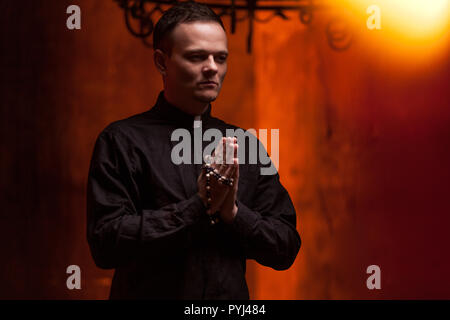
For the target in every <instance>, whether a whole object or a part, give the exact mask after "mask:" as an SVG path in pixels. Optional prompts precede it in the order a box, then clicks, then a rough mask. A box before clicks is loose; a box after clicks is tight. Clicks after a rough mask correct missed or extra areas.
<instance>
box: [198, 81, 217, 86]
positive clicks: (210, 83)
mask: <svg viewBox="0 0 450 320" xmlns="http://www.w3.org/2000/svg"><path fill="white" fill-rule="evenodd" d="M199 84H205V85H216V86H217V82H214V81H202V82H200V83H199Z"/></svg>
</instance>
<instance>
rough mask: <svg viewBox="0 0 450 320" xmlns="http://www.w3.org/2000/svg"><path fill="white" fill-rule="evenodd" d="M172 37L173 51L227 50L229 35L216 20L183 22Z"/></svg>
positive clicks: (175, 29)
mask: <svg viewBox="0 0 450 320" xmlns="http://www.w3.org/2000/svg"><path fill="white" fill-rule="evenodd" d="M171 38H172V51H178V52H184V51H194V50H202V51H210V52H213V51H227V35H226V33H225V31H224V30H223V28H222V27H221V26H220V24H218V23H216V22H211V21H207V22H204V21H195V22H188V23H181V24H179V25H177V26H176V27H175V28H174V29H173V31H172V34H171Z"/></svg>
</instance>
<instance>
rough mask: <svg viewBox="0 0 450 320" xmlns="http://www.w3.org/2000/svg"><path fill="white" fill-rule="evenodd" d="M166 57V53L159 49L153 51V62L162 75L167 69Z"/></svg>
mask: <svg viewBox="0 0 450 320" xmlns="http://www.w3.org/2000/svg"><path fill="white" fill-rule="evenodd" d="M166 57H167V55H166V54H165V53H164V52H162V51H161V50H160V49H156V50H155V52H154V53H153V62H154V63H155V67H156V69H158V71H159V73H160V74H161V75H162V76H165V75H166V71H167V66H166Z"/></svg>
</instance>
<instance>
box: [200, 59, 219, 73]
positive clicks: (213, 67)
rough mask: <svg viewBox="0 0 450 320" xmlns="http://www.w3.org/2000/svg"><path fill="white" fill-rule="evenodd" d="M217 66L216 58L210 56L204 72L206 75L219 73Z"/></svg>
mask: <svg viewBox="0 0 450 320" xmlns="http://www.w3.org/2000/svg"><path fill="white" fill-rule="evenodd" d="M217 71H218V69H217V64H216V62H215V61H214V56H213V55H210V56H208V59H207V60H206V61H205V65H204V66H203V72H205V73H212V74H214V73H217Z"/></svg>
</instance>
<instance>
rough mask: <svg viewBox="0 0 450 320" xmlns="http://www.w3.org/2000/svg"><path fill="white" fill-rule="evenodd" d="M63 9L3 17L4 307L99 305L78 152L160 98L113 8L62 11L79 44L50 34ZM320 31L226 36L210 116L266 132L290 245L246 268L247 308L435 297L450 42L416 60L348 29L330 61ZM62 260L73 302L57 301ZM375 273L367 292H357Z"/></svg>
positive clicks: (381, 39) (442, 233) (146, 62)
mask: <svg viewBox="0 0 450 320" xmlns="http://www.w3.org/2000/svg"><path fill="white" fill-rule="evenodd" d="M70 4H74V3H72V2H69V1H58V2H52V4H50V3H49V2H46V4H37V3H36V2H31V1H30V2H29V3H28V5H27V6H26V8H27V9H26V10H25V9H24V7H23V6H19V5H18V4H14V3H13V2H10V1H8V2H3V3H2V4H1V5H0V12H1V15H2V17H1V19H0V32H1V42H2V48H3V49H2V54H1V70H2V72H1V75H0V79H1V88H0V90H1V102H2V103H1V112H2V117H1V120H0V121H1V130H2V131H1V135H0V136H1V146H2V153H1V157H0V159H1V160H0V161H1V166H0V168H1V174H0V176H1V190H2V192H1V194H2V197H3V201H2V203H3V210H2V214H1V216H0V219H1V220H0V221H1V225H2V226H3V232H2V233H0V234H1V235H0V243H1V245H0V250H1V253H2V256H3V263H2V265H1V267H0V268H1V269H0V281H1V283H2V285H1V286H0V297H1V298H42V299H48V298H58V299H72V298H77V299H85V298H89V299H97V298H98V299H104V298H106V297H107V295H108V290H109V283H110V278H111V275H112V273H111V271H104V270H100V269H98V268H96V267H95V265H94V263H93V261H92V259H91V257H90V253H89V250H88V246H87V242H86V239H85V225H86V220H85V189H86V188H85V187H86V180H87V170H88V166H89V160H90V156H91V152H92V148H93V145H94V142H95V138H96V136H97V134H98V133H99V132H100V131H101V130H102V129H103V128H104V127H105V126H106V125H107V124H108V123H110V122H111V121H114V120H117V119H120V118H124V117H126V116H129V115H132V114H135V113H138V112H142V111H144V110H147V109H148V108H150V107H151V106H152V105H153V103H154V101H155V98H156V96H157V94H158V93H159V91H160V90H161V79H160V77H159V75H158V74H157V72H156V70H155V68H154V66H153V62H152V51H151V50H150V49H147V48H145V47H144V46H143V45H142V43H141V42H140V41H138V40H137V39H135V38H134V37H132V36H131V35H130V34H129V32H128V31H127V30H126V28H125V24H124V21H123V13H122V11H121V9H120V8H119V7H118V6H117V5H116V3H115V2H113V1H102V2H95V3H94V2H93V1H87V0H83V1H77V4H78V5H79V6H80V7H81V10H82V29H81V30H79V31H69V30H68V29H67V28H66V27H65V23H66V17H67V14H66V13H65V11H66V8H67V6H68V5H70ZM326 21H327V16H326V15H322V16H318V17H317V19H316V20H315V21H314V22H313V24H312V25H311V26H309V27H305V26H303V25H301V24H300V23H299V22H298V20H292V21H281V20H279V19H278V20H277V19H275V20H273V21H272V22H271V23H269V24H257V25H256V26H255V34H254V42H253V44H254V52H253V54H252V55H248V54H247V53H246V46H245V45H246V31H247V24H246V23H241V24H238V27H237V31H238V32H239V34H235V35H230V36H229V49H230V53H231V55H230V60H229V72H228V75H227V78H226V80H225V84H224V88H223V91H222V93H221V95H220V97H219V99H218V101H217V102H216V103H214V105H213V114H214V115H216V116H218V117H221V118H224V119H226V120H227V121H228V122H231V123H235V124H237V125H240V126H243V127H245V128H267V129H272V128H273V129H274V128H276V129H280V162H279V171H280V174H281V179H282V182H283V184H284V185H285V186H286V188H287V189H288V191H289V193H290V194H291V196H292V199H293V201H294V204H295V207H296V209H297V211H298V230H299V232H300V234H301V236H302V239H303V246H302V248H301V250H300V253H299V256H298V258H297V260H296V262H295V264H294V266H293V267H292V268H291V269H289V270H288V271H283V272H277V271H273V270H271V269H268V268H265V267H261V266H258V265H256V264H255V263H254V262H252V261H250V262H249V263H248V266H249V268H248V276H247V278H248V282H249V287H250V293H251V297H252V298H256V299H347V298H359V299H371V298H382V299H392V298H449V297H450V289H449V288H450V286H449V284H450V279H449V276H448V272H447V270H448V269H449V267H450V259H449V258H448V254H447V251H448V250H447V247H448V244H449V239H448V233H447V229H448V227H447V226H448V225H449V223H450V216H449V215H448V212H449V209H450V204H449V201H448V199H447V195H448V193H449V181H450V170H449V165H448V163H450V151H449V148H448V147H449V141H450V139H449V138H450V130H449V128H450V126H449V125H450V111H449V110H450V109H449V108H448V106H449V91H448V83H449V65H448V61H449V59H448V57H449V56H448V53H449V51H448V46H445V47H443V48H441V49H440V51H439V52H437V53H436V54H434V55H432V56H430V58H427V59H421V60H420V63H419V62H417V63H415V57H417V59H419V58H420V57H421V55H422V53H421V52H415V51H407V50H403V51H401V50H400V51H399V50H397V51H395V52H394V53H393V50H392V48H389V47H387V44H388V43H390V42H388V41H385V37H387V35H386V34H384V33H383V31H378V32H379V33H377V34H376V33H370V32H369V31H368V30H360V29H361V28H362V29H364V27H365V25H364V23H365V22H364V21H362V22H361V21H356V22H355V24H354V25H353V28H356V29H355V30H356V31H355V38H354V41H353V44H352V47H351V48H350V49H349V50H347V51H344V52H335V51H333V50H331V49H330V47H329V46H328V44H327V42H326V38H325V34H324V28H325V23H326ZM359 22H361V23H363V25H362V27H361V26H360V27H359V28H360V29H358V23H359ZM226 25H228V21H226ZM355 26H356V27H355ZM445 37H448V34H445ZM417 61H419V60H417ZM71 264H76V265H79V266H80V267H81V270H82V289H81V290H74V291H70V290H68V289H67V288H66V285H65V283H66V278H67V274H66V273H65V270H66V267H67V266H69V265H71ZM372 264H376V265H379V266H380V268H381V279H382V280H381V285H382V289H381V290H378V291H370V290H368V289H367V288H366V283H365V282H366V278H367V277H368V275H367V274H366V273H365V271H366V268H367V266H369V265H372Z"/></svg>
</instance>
